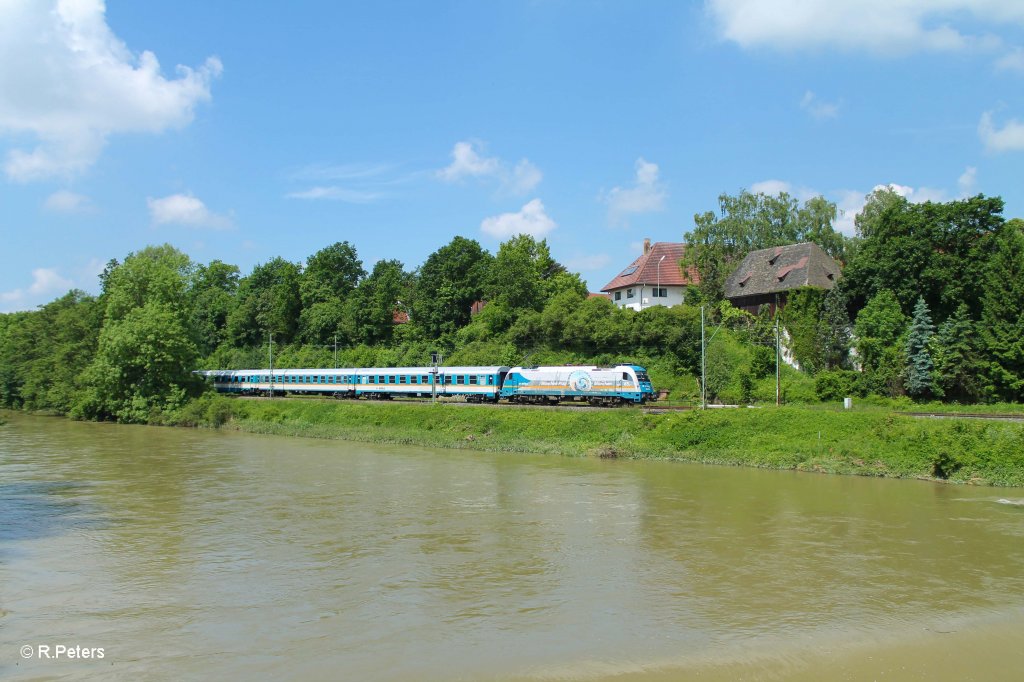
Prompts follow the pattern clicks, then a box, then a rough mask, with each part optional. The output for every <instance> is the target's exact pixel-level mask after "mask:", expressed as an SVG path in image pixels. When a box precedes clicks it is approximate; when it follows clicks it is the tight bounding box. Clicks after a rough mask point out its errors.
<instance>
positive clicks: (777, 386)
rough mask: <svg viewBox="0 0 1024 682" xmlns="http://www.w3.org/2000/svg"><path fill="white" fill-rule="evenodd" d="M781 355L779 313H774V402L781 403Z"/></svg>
mask: <svg viewBox="0 0 1024 682" xmlns="http://www.w3.org/2000/svg"><path fill="white" fill-rule="evenodd" d="M781 357H782V343H781V336H780V335H779V314H778V311H776V313H775V404H776V405H781V404H782V382H781V381H780V377H781V374H780V367H779V360H780V358H781Z"/></svg>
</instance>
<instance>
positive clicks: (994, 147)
mask: <svg viewBox="0 0 1024 682" xmlns="http://www.w3.org/2000/svg"><path fill="white" fill-rule="evenodd" d="M978 137H980V138H981V141H982V142H983V143H984V144H985V149H987V150H988V151H990V152H1011V151H1012V152H1019V151H1024V123H1021V122H1020V121H1018V120H1017V119H1015V118H1012V119H1010V120H1009V121H1007V122H1006V125H1004V126H1003V127H1002V128H997V127H996V124H995V123H994V122H993V121H992V112H991V111H986V112H985V113H983V114H982V115H981V120H980V121H978Z"/></svg>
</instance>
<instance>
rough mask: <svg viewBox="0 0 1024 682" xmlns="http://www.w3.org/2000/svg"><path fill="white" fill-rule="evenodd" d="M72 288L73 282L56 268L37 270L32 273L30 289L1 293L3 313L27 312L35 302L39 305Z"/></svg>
mask: <svg viewBox="0 0 1024 682" xmlns="http://www.w3.org/2000/svg"><path fill="white" fill-rule="evenodd" d="M72 286H74V284H73V283H72V282H71V280H68V279H64V278H63V277H61V276H60V275H59V274H58V273H57V271H56V270H55V269H54V268H36V269H35V270H33V271H32V284H30V285H29V286H28V288H26V289H14V290H13V291H2V292H0V305H2V306H3V308H4V310H3V311H2V312H12V311H15V310H26V309H27V308H29V307H31V304H32V303H33V302H35V303H39V302H42V301H43V300H45V297H47V296H49V295H53V294H58V293H64V292H66V291H68V290H69V289H71V288H72Z"/></svg>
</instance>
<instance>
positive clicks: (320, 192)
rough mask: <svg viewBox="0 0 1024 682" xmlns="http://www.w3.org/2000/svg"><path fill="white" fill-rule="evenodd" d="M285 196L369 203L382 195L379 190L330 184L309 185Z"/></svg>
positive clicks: (289, 197)
mask: <svg viewBox="0 0 1024 682" xmlns="http://www.w3.org/2000/svg"><path fill="white" fill-rule="evenodd" d="M285 196H286V197H287V198H288V199H332V200H334V201H344V202H347V203H350V204H369V203H372V202H374V201H376V200H377V199H379V198H380V197H381V196H383V195H382V194H380V193H379V192H371V191H367V190H359V189H350V188H347V187H339V186H337V185H330V186H326V187H311V188H309V189H307V190H302V191H301V192H290V193H289V194H286V195H285Z"/></svg>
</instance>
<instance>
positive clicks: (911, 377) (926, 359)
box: [904, 297, 935, 398]
mask: <svg viewBox="0 0 1024 682" xmlns="http://www.w3.org/2000/svg"><path fill="white" fill-rule="evenodd" d="M934 333H935V325H933V324H932V317H931V313H930V312H929V311H928V304H927V303H925V301H924V298H923V297H921V298H918V299H917V303H916V304H915V305H914V317H913V319H912V320H911V321H910V329H909V330H908V333H907V370H906V371H907V374H906V380H905V382H904V386H905V387H906V389H907V394H909V395H910V396H911V397H913V398H928V397H931V396H932V395H934V394H935V382H934V377H933V370H934V363H933V362H932V354H931V349H930V342H931V338H932V335H933V334H934Z"/></svg>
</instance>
